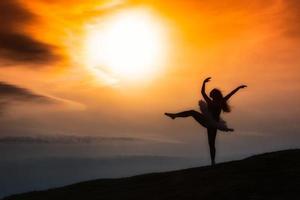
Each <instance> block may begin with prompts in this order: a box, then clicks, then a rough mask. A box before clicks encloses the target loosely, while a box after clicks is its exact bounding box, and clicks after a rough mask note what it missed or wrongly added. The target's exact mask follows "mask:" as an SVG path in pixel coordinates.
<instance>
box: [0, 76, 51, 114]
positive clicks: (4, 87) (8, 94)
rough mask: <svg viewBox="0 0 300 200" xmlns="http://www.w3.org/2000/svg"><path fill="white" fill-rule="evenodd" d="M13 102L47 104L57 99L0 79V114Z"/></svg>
mask: <svg viewBox="0 0 300 200" xmlns="http://www.w3.org/2000/svg"><path fill="white" fill-rule="evenodd" d="M15 102H22V103H26V102H33V103H43V104H45V103H46V104H49V103H56V102H57V100H55V99H52V98H50V97H47V96H44V95H40V94H36V93H34V92H32V91H30V90H28V89H25V88H22V87H18V86H16V85H11V84H8V83H4V82H1V81H0V114H1V113H2V112H3V110H4V109H5V108H6V107H7V106H9V105H10V104H12V103H15Z"/></svg>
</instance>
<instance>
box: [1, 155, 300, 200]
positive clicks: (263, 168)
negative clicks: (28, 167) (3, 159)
mask: <svg viewBox="0 0 300 200" xmlns="http://www.w3.org/2000/svg"><path fill="white" fill-rule="evenodd" d="M298 196H300V150H299V149H297V150H286V151H279V152H272V153H266V154H261V155H257V156H252V157H249V158H246V159H243V160H240V161H233V162H227V163H221V164H218V165H216V166H215V167H208V166H207V167H199V168H192V169H185V170H179V171H172V172H164V173H154V174H146V175H139V176H134V177H129V178H120V179H100V180H93V181H88V182H82V183H78V184H74V185H70V186H66V187H61V188H56V189H50V190H47V191H39V192H30V193H25V194H20V195H14V196H10V197H7V198H4V199H5V200H19V199H20V200H37V199H38V200H54V199H56V200H57V199H72V200H76V199H82V200H83V199H88V200H94V199H105V200H111V199H116V200H127V199H128V200H129V199H130V200H148V199H149V200H150V199H155V200H160V199H164V200H168V199H170V200H174V199H184V200H188V199H222V200H225V199H243V200H247V199H299V197H298Z"/></svg>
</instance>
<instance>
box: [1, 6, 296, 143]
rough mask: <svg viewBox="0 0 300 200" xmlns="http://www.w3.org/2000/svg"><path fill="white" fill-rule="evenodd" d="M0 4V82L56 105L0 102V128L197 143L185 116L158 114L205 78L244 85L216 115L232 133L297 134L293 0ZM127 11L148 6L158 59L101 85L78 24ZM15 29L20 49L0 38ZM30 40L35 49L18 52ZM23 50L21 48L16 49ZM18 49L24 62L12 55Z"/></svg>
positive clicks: (192, 97) (189, 99) (186, 98)
mask: <svg viewBox="0 0 300 200" xmlns="http://www.w3.org/2000/svg"><path fill="white" fill-rule="evenodd" d="M2 4H3V5H2ZM4 8H6V9H7V8H9V9H11V10H12V11H13V13H17V14H15V16H10V15H9V13H5V12H4V14H1V13H0V22H1V15H3V16H2V19H7V20H14V23H12V25H9V24H8V23H7V22H6V23H4V21H3V23H4V24H5V25H4V26H3V27H2V28H0V63H1V64H2V65H1V67H0V81H2V82H5V83H9V84H12V85H16V86H18V87H21V88H26V89H28V91H29V90H30V91H32V93H33V92H34V93H37V94H40V95H43V96H46V97H47V98H48V97H49V98H52V99H55V100H56V101H57V102H55V103H54V104H45V105H44V104H40V103H32V102H31V103H28V102H27V101H26V102H25V101H24V102H22V101H20V100H17V101H16V100H15V99H14V98H13V97H12V98H8V102H5V104H4V103H3V105H4V106H0V109H2V110H3V111H2V112H1V113H2V114H1V121H2V122H3V124H5V126H2V128H1V129H2V131H1V130H0V132H1V133H0V134H3V135H22V134H24V133H26V134H49V133H50V134H51V133H55V134H56V133H58V132H59V133H64V134H75V135H102V136H120V135H126V136H131V137H145V138H158V139H164V140H172V141H173V140H176V141H185V142H187V143H189V142H193V140H194V139H195V138H197V140H206V139H205V138H204V137H203V136H201V138H200V136H199V134H198V133H201V132H204V131H205V130H204V129H201V127H199V126H197V124H195V122H193V121H192V120H179V121H178V122H176V123H174V122H172V121H170V120H168V119H166V118H165V117H164V116H163V113H164V112H165V111H181V110H183V109H191V108H193V109H198V108H197V102H198V100H199V99H200V98H201V96H200V85H201V83H202V81H203V79H204V78H205V77H207V76H211V77H213V78H212V81H211V82H210V83H209V85H208V90H209V89H211V88H213V87H219V88H221V89H222V90H223V91H224V92H225V93H226V92H229V91H230V90H231V89H234V88H235V87H236V86H238V85H239V84H242V83H245V84H247V85H248V86H249V87H248V88H247V90H244V91H242V92H240V94H238V95H237V96H236V97H234V98H233V99H232V101H231V105H232V107H233V112H232V113H230V114H226V115H225V116H224V118H225V119H226V120H227V121H228V123H229V124H230V125H231V126H232V127H234V128H235V130H236V132H237V133H234V134H237V136H238V135H242V136H243V135H244V136H245V135H250V136H257V135H259V136H270V137H278V138H281V137H283V135H286V137H290V138H291V141H293V140H294V137H298V133H299V130H300V126H299V119H298V116H299V114H300V108H299V97H300V96H299V92H300V76H299V66H300V50H299V41H300V40H299V39H300V26H299V25H300V24H299V18H300V16H299V13H300V6H299V5H298V3H297V2H296V0H266V1H261V0H253V1H246V0H245V1H244V0H243V1H241V0H226V1H217V0H212V1H197V0H190V1H180V0H178V1H177V0H176V1H174V0H173V1H169V0H166V1H158V0H134V1H126V0H115V1H109V0H107V1H99V0H97V1H96V0H89V1H86V0H31V1H25V0H24V1H22V0H20V1H12V3H7V5H6V3H0V11H1V10H4ZM132 8H139V9H145V8H147V9H150V10H151V12H152V13H153V15H154V17H155V18H156V19H157V20H158V21H157V23H159V24H160V25H162V26H163V28H164V31H165V34H166V36H167V39H166V40H165V44H163V45H165V46H167V47H168V48H167V52H165V53H166V55H165V60H166V62H165V63H164V66H163V70H162V71H161V72H160V73H157V74H155V75H154V76H153V77H152V78H151V80H149V81H146V82H138V81H136V82H134V81H133V82H130V81H129V82H128V81H127V82H126V81H123V82H122V80H121V81H120V82H119V83H118V84H116V85H112V84H108V83H107V81H105V80H102V79H101V78H99V77H97V76H95V74H93V73H91V71H90V70H89V69H88V68H87V66H85V65H84V64H82V63H83V60H82V59H83V55H84V48H83V45H84V44H83V41H84V37H85V33H86V27H87V26H88V25H89V24H91V23H92V22H94V21H95V20H100V21H101V20H102V19H105V17H106V16H110V15H112V14H114V13H118V12H121V11H124V10H126V9H132ZM2 13H3V12H2ZM25 16H26V17H25ZM3 23H2V24H3ZM15 34H20V35H23V36H25V37H26V38H27V40H28V39H29V38H31V39H32V40H33V41H32V40H30V42H28V43H25V42H24V43H22V42H21V43H20V46H21V47H22V48H23V49H22V48H21V50H20V51H19V49H16V48H15V47H16V46H17V47H18V45H11V46H10V45H9V44H10V43H9V44H6V43H4V42H3V41H4V40H6V39H7V38H12V40H13V41H19V40H16V39H15V38H14V37H15ZM120 34H121V33H120ZM4 36H5V37H4ZM24 40H25V39H24ZM20 41H23V40H21V39H20ZM31 44H34V45H36V46H35V47H34V48H33V47H32V48H29V47H28V49H26V45H28V46H30V45H31ZM12 46H13V47H14V48H13V47H12ZM24 46H25V47H24ZM31 50H32V55H31V54H30V52H31ZM24 51H27V52H29V53H27V54H26V55H23V54H22V52H24ZM21 55H22V58H24V59H18V58H20V56H21ZM16 56H17V57H16ZM104 79H105V78H104ZM0 92H1V91H0ZM0 94H1V93H0ZM15 101H16V102H18V103H17V104H12V103H11V102H15ZM0 103H1V102H0ZM0 105H2V104H0ZM25 129H26V130H27V131H22V130H25ZM41 130H46V131H45V133H43V131H41ZM233 140H237V139H236V138H235V139H233Z"/></svg>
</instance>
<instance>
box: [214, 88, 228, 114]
mask: <svg viewBox="0 0 300 200" xmlns="http://www.w3.org/2000/svg"><path fill="white" fill-rule="evenodd" d="M209 96H210V97H211V98H212V99H213V100H214V101H216V102H220V103H221V107H222V110H223V112H230V110H231V109H230V106H229V105H228V103H227V101H226V99H224V97H223V94H222V92H221V90H219V89H217V88H215V89H213V90H212V91H211V92H210V93H209Z"/></svg>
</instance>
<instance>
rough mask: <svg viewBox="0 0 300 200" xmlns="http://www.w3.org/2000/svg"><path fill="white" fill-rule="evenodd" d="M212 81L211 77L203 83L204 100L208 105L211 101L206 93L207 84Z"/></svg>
mask: <svg viewBox="0 0 300 200" xmlns="http://www.w3.org/2000/svg"><path fill="white" fill-rule="evenodd" d="M210 79H211V77H208V78H206V79H205V80H204V81H203V83H202V88H201V94H202V96H203V98H204V100H205V101H206V102H207V103H209V102H211V99H210V98H209V97H208V96H207V94H206V92H205V84H206V83H207V82H209V81H210Z"/></svg>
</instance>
